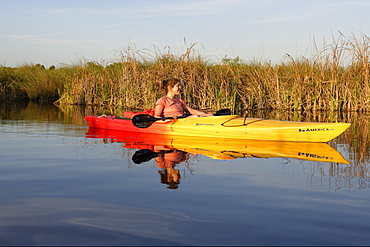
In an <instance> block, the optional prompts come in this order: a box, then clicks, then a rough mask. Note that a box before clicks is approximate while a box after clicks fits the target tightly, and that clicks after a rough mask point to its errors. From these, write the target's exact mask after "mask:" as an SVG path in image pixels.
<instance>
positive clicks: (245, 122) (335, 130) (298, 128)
mask: <svg viewBox="0 0 370 247" xmlns="http://www.w3.org/2000/svg"><path fill="white" fill-rule="evenodd" d="M147 116H149V115H147ZM85 119H86V120H87V122H88V125H89V127H92V128H101V129H111V130H124V131H134V132H140V133H154V134H163V135H167V136H169V137H172V136H188V137H197V138H199V137H217V138H223V139H225V138H226V139H228V138H231V139H241V140H267V141H290V142H328V141H330V140H332V139H334V138H336V137H337V136H339V135H340V134H342V133H343V132H344V131H345V130H346V129H347V128H348V127H349V126H350V125H351V124H349V123H320V122H295V121H281V120H269V119H262V118H246V117H240V116H237V115H221V116H211V117H198V118H178V119H176V120H174V119H163V120H162V119H154V118H153V117H151V116H149V117H148V118H147V119H145V118H142V119H141V118H138V119H136V121H137V122H133V119H134V118H133V119H130V118H122V117H116V116H86V118H85ZM153 119H154V120H153ZM150 121H153V122H151V123H150V124H148V125H146V124H145V123H147V122H150ZM141 122H142V123H143V124H144V126H142V127H140V125H138V123H141ZM138 126H139V127H138Z"/></svg>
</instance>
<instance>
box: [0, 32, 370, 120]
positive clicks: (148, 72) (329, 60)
mask: <svg viewBox="0 0 370 247" xmlns="http://www.w3.org/2000/svg"><path fill="white" fill-rule="evenodd" d="M314 45H315V47H316V44H314ZM195 46H196V44H192V45H191V46H190V47H189V48H187V50H186V51H185V52H184V54H181V55H174V54H172V53H171V52H161V51H160V50H159V49H154V50H135V49H133V48H132V47H129V48H128V49H127V50H123V51H120V53H121V54H120V57H121V59H120V61H118V62H117V61H116V62H112V63H109V64H99V63H97V62H88V63H85V64H83V65H79V66H72V67H67V68H61V69H45V68H43V67H42V66H23V67H21V68H16V69H10V68H4V67H1V68H0V99H3V100H4V99H5V100H9V99H18V98H28V99H32V100H33V99H36V100H52V99H55V100H57V101H56V102H55V103H56V104H58V105H74V104H80V105H99V106H110V107H115V108H118V109H123V108H134V107H135V108H141V109H142V108H151V107H153V106H154V104H155V101H156V100H157V99H158V98H159V97H161V96H162V95H163V92H161V91H160V90H159V89H158V83H159V82H160V81H161V80H163V79H165V78H166V77H169V76H174V77H178V78H180V79H181V80H182V81H183V83H184V84H185V86H184V87H183V93H182V95H181V97H182V98H183V99H184V100H185V101H186V102H187V103H188V104H189V105H190V106H192V107H194V108H198V109H202V110H212V111H213V110H216V109H221V108H231V109H232V110H233V111H234V112H236V113H240V112H244V111H246V110H249V111H251V110H256V109H265V110H266V109H268V110H271V109H281V110H288V111H319V110H320V111H321V110H323V111H344V112H348V111H357V112H369V111H370V102H369V98H370V85H369V77H370V75H369V73H370V72H369V69H370V65H369V54H370V48H369V47H370V39H369V37H367V36H366V35H362V36H361V38H360V39H358V38H357V37H355V36H353V37H349V38H347V37H345V36H344V35H342V34H341V35H340V36H339V38H337V39H334V37H333V42H332V43H331V44H329V45H327V46H325V47H324V48H323V49H321V50H319V49H317V48H316V49H317V52H316V54H315V55H314V56H312V57H311V58H306V57H299V58H293V57H292V56H290V55H288V54H287V55H286V57H285V59H284V60H283V62H281V64H274V65H273V64H270V63H267V62H265V63H263V62H256V61H247V62H245V61H243V60H241V59H240V58H239V57H237V58H235V59H222V60H221V61H219V62H217V63H215V62H211V61H210V59H209V58H207V57H201V56H200V55H199V54H198V53H197V51H196V50H195Z"/></svg>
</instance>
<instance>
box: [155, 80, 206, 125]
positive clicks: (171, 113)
mask: <svg viewBox="0 0 370 247" xmlns="http://www.w3.org/2000/svg"><path fill="white" fill-rule="evenodd" d="M161 89H162V90H164V91H166V92H167V94H166V96H164V97H162V98H160V99H159V100H158V101H157V103H156V105H155V112H154V117H156V118H161V117H173V118H175V119H176V118H177V117H180V116H182V115H184V113H189V114H192V115H191V116H190V117H206V116H213V115H212V114H206V113H204V112H202V111H198V110H195V109H193V108H191V107H189V106H188V105H186V104H185V102H184V101H183V100H182V99H179V98H177V97H176V96H177V95H179V94H180V92H181V86H180V80H179V79H177V78H173V77H170V78H168V79H166V80H163V81H162V84H161Z"/></svg>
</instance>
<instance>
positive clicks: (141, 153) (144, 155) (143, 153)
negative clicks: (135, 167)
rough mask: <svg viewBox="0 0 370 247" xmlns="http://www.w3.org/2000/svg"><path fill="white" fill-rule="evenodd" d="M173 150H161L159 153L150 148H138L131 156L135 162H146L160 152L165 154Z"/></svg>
mask: <svg viewBox="0 0 370 247" xmlns="http://www.w3.org/2000/svg"><path fill="white" fill-rule="evenodd" d="M172 152H173V150H168V151H161V152H159V153H157V152H154V151H152V150H150V149H140V150H137V151H136V152H135V153H134V155H133V156H132V161H133V162H134V163H135V164H141V163H143V162H147V161H149V160H151V159H153V158H155V157H157V156H158V155H160V154H165V153H172Z"/></svg>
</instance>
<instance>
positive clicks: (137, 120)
mask: <svg viewBox="0 0 370 247" xmlns="http://www.w3.org/2000/svg"><path fill="white" fill-rule="evenodd" d="M213 115H214V116H221V115H231V111H230V109H221V110H219V111H217V112H216V113H215V114H213ZM188 116H190V115H184V116H180V117H177V118H186V117H188ZM167 119H174V118H173V117H162V118H155V117H153V116H151V115H148V114H138V115H136V116H134V117H133V118H132V123H133V125H135V126H136V127H138V128H148V127H150V126H151V125H152V124H153V123H154V122H156V121H158V120H163V121H164V120H167Z"/></svg>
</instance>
